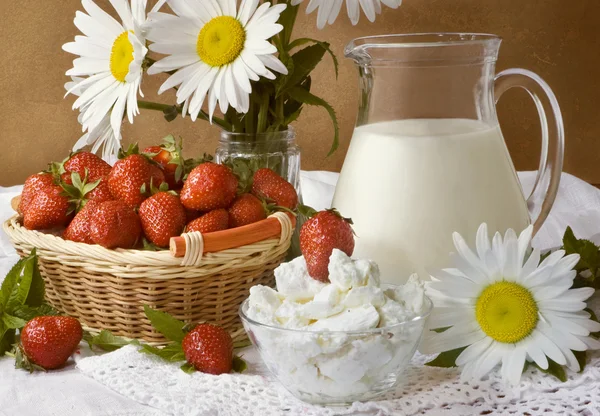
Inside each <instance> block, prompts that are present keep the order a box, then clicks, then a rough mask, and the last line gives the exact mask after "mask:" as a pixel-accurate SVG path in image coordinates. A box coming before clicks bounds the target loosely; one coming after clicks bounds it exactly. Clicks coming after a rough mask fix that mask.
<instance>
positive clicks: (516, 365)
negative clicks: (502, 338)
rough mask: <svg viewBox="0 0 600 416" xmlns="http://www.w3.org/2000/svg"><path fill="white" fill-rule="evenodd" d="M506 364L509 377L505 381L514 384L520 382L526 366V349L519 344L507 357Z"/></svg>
mask: <svg viewBox="0 0 600 416" xmlns="http://www.w3.org/2000/svg"><path fill="white" fill-rule="evenodd" d="M506 366H507V368H506V372H505V374H506V376H507V379H506V380H505V381H507V382H508V383H509V384H510V385H513V386H515V385H517V384H519V381H520V380H521V375H522V374H523V367H524V366H525V349H524V348H523V347H522V346H519V345H517V346H516V347H515V349H514V350H513V351H512V353H511V354H510V355H509V356H508V358H507V363H506Z"/></svg>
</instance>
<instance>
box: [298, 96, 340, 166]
mask: <svg viewBox="0 0 600 416" xmlns="http://www.w3.org/2000/svg"><path fill="white" fill-rule="evenodd" d="M288 93H289V94H290V97H292V98H293V99H294V100H296V101H299V102H301V103H304V104H307V105H314V106H319V107H323V108H324V109H325V110H327V112H328V113H329V117H331V121H332V122H333V129H334V137H333V143H332V145H331V149H330V150H329V153H328V154H327V156H331V155H332V154H333V152H335V151H336V150H337V148H338V146H339V142H340V127H339V124H338V119H337V115H336V114H335V110H334V109H333V107H332V106H331V105H329V103H328V102H327V101H325V100H324V99H322V98H319V97H317V96H316V95H313V94H311V93H310V92H308V91H306V90H305V89H303V88H300V87H294V88H292V89H291V90H289V91H288Z"/></svg>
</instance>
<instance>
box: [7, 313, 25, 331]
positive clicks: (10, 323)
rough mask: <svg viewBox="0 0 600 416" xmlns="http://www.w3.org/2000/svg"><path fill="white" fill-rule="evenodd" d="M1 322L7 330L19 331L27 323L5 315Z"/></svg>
mask: <svg viewBox="0 0 600 416" xmlns="http://www.w3.org/2000/svg"><path fill="white" fill-rule="evenodd" d="M2 322H3V323H4V326H5V328H7V329H21V328H23V327H24V326H25V324H26V323H27V321H26V320H24V319H21V318H18V317H16V316H12V315H9V314H7V313H5V314H4V315H2Z"/></svg>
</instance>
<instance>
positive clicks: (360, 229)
mask: <svg viewBox="0 0 600 416" xmlns="http://www.w3.org/2000/svg"><path fill="white" fill-rule="evenodd" d="M500 43H501V39H500V38H499V37H497V36H494V35H487V34H470V33H431V34H408V35H391V36H375V37H366V38H360V39H356V40H354V41H353V42H351V43H350V44H349V45H348V46H347V48H346V51H345V53H346V57H349V58H352V59H353V60H354V61H355V62H356V65H357V66H358V70H359V73H360V79H359V85H360V96H359V97H360V98H359V112H358V120H357V124H356V128H355V130H354V135H353V137H352V142H351V143H350V148H349V150H348V154H347V156H346V159H345V161H344V166H343V168H342V172H341V175H340V179H339V182H338V185H337V189H336V193H335V196H334V199H333V206H334V207H335V208H337V209H338V210H339V211H340V212H341V213H342V214H343V215H344V216H345V217H350V218H352V220H353V221H354V230H355V232H356V235H357V238H356V248H355V251H354V255H355V256H356V257H361V258H370V259H373V260H375V261H377V263H379V265H380V267H381V271H382V279H383V280H384V281H385V282H386V283H393V284H394V283H395V284H401V283H404V282H405V281H406V279H407V278H408V277H409V275H410V274H411V273H414V272H417V273H419V275H420V276H421V278H424V279H427V278H428V277H429V275H428V273H427V270H431V269H435V268H443V267H451V264H450V262H449V254H450V253H451V252H452V251H454V247H453V243H452V233H453V232H454V231H458V232H459V233H461V234H462V235H463V236H464V237H465V238H466V239H467V241H468V242H469V244H471V245H472V246H473V245H474V243H475V241H474V240H475V234H476V231H477V228H478V227H479V225H480V224H481V223H482V222H486V223H487V224H488V227H489V232H490V234H491V233H494V232H496V231H499V232H504V231H506V230H507V229H508V228H513V229H515V230H516V231H517V233H518V232H520V231H521V230H523V229H524V228H526V227H527V226H528V225H529V224H530V223H531V222H532V221H533V224H534V232H536V231H537V230H538V229H539V228H540V226H541V225H542V223H543V222H544V220H545V219H546V217H547V216H548V213H549V212H550V209H551V207H552V204H553V202H554V199H555V197H556V193H557V190H558V184H559V181H560V175H561V170H562V163H563V152H564V129H563V122H562V116H561V113H560V109H559V106H558V103H557V101H556V97H555V96H554V94H553V93H552V90H551V89H550V87H549V86H548V85H547V84H546V83H545V82H544V81H543V80H542V79H541V78H540V77H539V76H537V75H536V74H534V73H532V72H530V71H527V70H524V69H509V70H506V71H502V72H501V73H499V74H498V75H496V73H495V64H496V59H497V56H498V50H499V47H500ZM512 87H521V88H524V89H525V90H527V91H528V93H529V95H530V96H531V97H532V98H533V100H534V102H535V105H536V107H537V110H538V113H539V116H540V119H541V125H542V156H541V159H540V165H539V171H538V174H537V180H536V183H535V186H534V188H533V191H532V193H531V194H530V195H529V197H528V198H527V199H526V198H525V196H524V195H523V191H522V189H521V185H520V183H519V179H518V177H517V175H516V172H515V168H514V166H513V164H512V161H511V159H510V156H509V153H508V150H507V148H506V145H505V143H504V138H503V137H502V132H501V130H500V126H499V124H498V118H497V116H496V107H495V102H496V101H497V100H498V99H499V98H500V96H501V95H502V94H503V93H504V92H505V91H506V90H508V89H510V88H512Z"/></svg>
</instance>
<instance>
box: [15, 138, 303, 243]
mask: <svg viewBox="0 0 600 416" xmlns="http://www.w3.org/2000/svg"><path fill="white" fill-rule="evenodd" d="M207 159H209V158H204V159H200V160H191V159H190V160H184V159H183V158H182V156H181V146H178V145H176V144H175V141H174V140H173V139H172V138H170V139H169V138H167V140H165V143H163V144H162V145H161V146H152V147H149V148H147V149H145V150H144V151H143V152H139V150H138V149H137V146H133V147H131V148H130V149H129V150H128V151H127V152H122V154H121V158H120V159H119V160H118V161H117V162H116V163H115V165H114V166H113V167H111V166H110V165H109V164H108V163H106V162H104V161H103V160H102V159H100V158H99V157H98V156H96V155H94V154H92V153H89V152H79V153H75V154H72V155H70V156H69V157H68V158H67V159H66V160H65V161H64V162H63V163H60V164H58V163H54V164H52V165H51V168H50V169H49V170H48V171H45V172H42V173H38V174H35V175H31V176H30V177H29V178H27V180H26V181H25V185H24V188H23V192H22V194H21V201H20V203H19V212H20V213H21V214H22V215H23V225H24V226H25V228H27V229H29V230H55V229H60V230H62V229H64V231H62V236H63V238H65V239H66V240H71V241H76V242H80V243H87V244H99V245H102V246H104V247H106V248H138V247H142V245H147V244H149V243H151V244H150V246H152V245H153V246H155V247H160V248H164V247H168V246H169V242H170V239H171V237H174V236H178V235H181V234H182V233H183V232H191V231H200V232H202V233H210V232H215V231H221V230H225V229H228V228H235V227H240V226H243V225H247V224H251V223H254V222H257V221H260V220H263V219H265V218H266V217H267V215H268V214H269V213H271V212H273V211H275V210H278V209H283V210H294V209H295V208H296V206H297V204H298V195H297V194H296V191H295V189H294V187H293V186H292V185H291V184H290V183H289V182H287V181H286V180H284V179H283V178H281V177H280V176H279V175H277V174H276V173H275V172H274V171H273V170H271V169H266V168H264V169H259V170H258V171H256V172H255V173H254V174H253V175H252V177H251V178H250V180H251V181H252V183H251V184H248V183H240V179H239V178H238V176H237V175H236V174H235V173H234V171H233V170H232V169H230V168H229V167H227V166H225V165H220V164H216V163H212V162H210V161H207ZM246 189H248V190H250V192H244V191H240V190H246ZM65 227H66V228H65Z"/></svg>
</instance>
